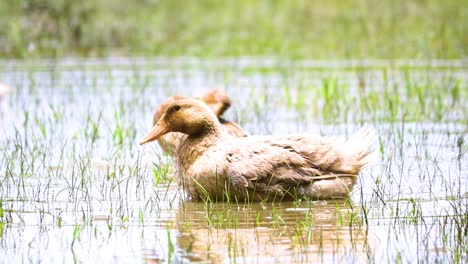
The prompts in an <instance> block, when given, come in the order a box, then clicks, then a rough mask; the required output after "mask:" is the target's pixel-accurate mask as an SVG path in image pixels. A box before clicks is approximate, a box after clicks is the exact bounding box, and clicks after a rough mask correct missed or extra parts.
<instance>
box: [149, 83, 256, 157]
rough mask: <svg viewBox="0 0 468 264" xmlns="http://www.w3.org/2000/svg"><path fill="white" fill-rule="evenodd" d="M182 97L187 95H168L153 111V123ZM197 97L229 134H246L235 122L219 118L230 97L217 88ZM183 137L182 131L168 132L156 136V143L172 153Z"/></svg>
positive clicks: (225, 108)
mask: <svg viewBox="0 0 468 264" xmlns="http://www.w3.org/2000/svg"><path fill="white" fill-rule="evenodd" d="M183 98H187V97H185V96H180V95H174V96H171V97H169V98H168V99H167V100H166V101H164V102H163V103H162V104H161V105H160V106H159V107H158V108H157V109H156V111H155V112H154V115H153V125H155V124H156V122H158V120H159V119H160V118H161V117H162V115H163V114H164V112H165V111H166V109H167V107H168V106H169V105H170V104H172V103H173V102H175V101H176V100H179V99H183ZM197 99H200V100H202V101H203V102H204V103H206V104H207V105H208V106H209V107H210V108H211V110H212V111H213V113H214V114H215V115H216V116H217V117H218V120H219V122H220V123H221V124H222V125H223V128H224V129H225V130H226V131H227V132H228V133H229V134H231V135H233V136H235V137H245V136H248V134H247V133H246V132H245V131H244V130H243V129H242V128H241V127H240V126H239V125H237V124H236V123H233V122H230V121H227V120H225V119H223V118H221V116H222V115H223V114H224V112H225V111H226V110H227V109H228V108H229V107H230V106H231V98H229V96H228V95H227V94H226V93H225V92H223V91H222V90H219V89H213V90H208V91H206V92H205V93H204V94H203V95H202V96H201V97H199V98H197ZM185 137H186V136H185V135H184V134H182V133H177V132H174V133H168V134H165V135H162V136H161V137H160V138H158V143H159V145H160V146H161V148H162V149H163V151H164V152H165V153H167V154H174V152H175V150H176V148H177V146H179V144H180V143H181V142H182V140H183V139H184V138H185Z"/></svg>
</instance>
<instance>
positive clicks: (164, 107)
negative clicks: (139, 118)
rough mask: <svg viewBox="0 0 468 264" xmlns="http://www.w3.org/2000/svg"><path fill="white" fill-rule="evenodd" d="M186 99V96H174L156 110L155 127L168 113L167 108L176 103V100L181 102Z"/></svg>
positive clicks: (154, 116)
mask: <svg viewBox="0 0 468 264" xmlns="http://www.w3.org/2000/svg"><path fill="white" fill-rule="evenodd" d="M183 98H186V97H185V96H181V95H174V96H171V97H169V98H167V99H166V101H164V102H163V103H162V104H161V105H159V107H158V108H157V109H156V111H155V112H154V115H153V125H156V123H157V122H158V121H159V119H161V117H162V115H163V114H164V113H165V112H166V110H167V108H168V107H169V105H171V104H172V103H174V102H175V101H176V100H180V99H183Z"/></svg>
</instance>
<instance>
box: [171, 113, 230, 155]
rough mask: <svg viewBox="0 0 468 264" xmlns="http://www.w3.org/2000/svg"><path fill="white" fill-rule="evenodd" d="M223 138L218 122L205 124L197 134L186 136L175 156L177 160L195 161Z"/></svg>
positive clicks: (223, 132)
mask: <svg viewBox="0 0 468 264" xmlns="http://www.w3.org/2000/svg"><path fill="white" fill-rule="evenodd" d="M224 136H225V131H224V130H223V128H222V126H221V124H220V123H219V122H213V123H210V124H206V126H205V127H203V129H200V130H199V132H197V133H193V134H191V135H188V137H187V138H186V139H185V140H184V141H183V142H182V143H181V144H180V146H179V148H178V150H177V151H176V155H177V156H178V158H179V159H184V160H192V159H196V158H198V157H199V156H200V155H202V154H203V153H204V152H205V151H207V150H208V149H209V148H210V147H212V146H213V145H216V144H217V143H218V142H219V141H220V140H221V139H222V138H223V137H224Z"/></svg>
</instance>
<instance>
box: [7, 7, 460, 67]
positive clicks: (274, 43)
mask: <svg viewBox="0 0 468 264" xmlns="http://www.w3.org/2000/svg"><path fill="white" fill-rule="evenodd" d="M467 15H468V4H467V2H466V1H460V0H444V1H440V0H419V1H408V0H386V1H370V0H351V1H338V0H321V1H307V0H277V1H269V0H268V1H267V0H263V1H252V0H235V1H232V0H227V1H218V0H202V1H190V0H185V1H184V0H167V1H166V0H164V1H163V0H160V1H158V0H120V1H111V0H101V1H94V0H91V1H90V0H83V1H66V0H6V1H5V0H4V1H1V2H0V56H1V57H4V58H5V57H6V58H10V57H19V58H21V57H24V58H28V57H55V56H141V55H143V56H158V55H164V56H181V55H183V56H185V55H188V56H201V57H215V56H216V57H219V56H230V57H232V56H234V57H235V56H256V55H261V56H270V55H273V56H284V57H288V58H310V59H350V58H356V59H359V58H381V59H391V58H412V59H419V58H428V59H431V58H463V57H465V56H466V54H467V47H468V38H467V32H468V28H467V27H468V23H467Z"/></svg>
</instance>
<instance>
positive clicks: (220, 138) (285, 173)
mask: <svg viewBox="0 0 468 264" xmlns="http://www.w3.org/2000/svg"><path fill="white" fill-rule="evenodd" d="M169 132H180V133H184V134H186V135H188V137H187V139H186V140H184V141H183V143H182V144H181V145H180V147H179V148H178V149H177V151H176V153H175V158H176V171H177V176H178V179H179V184H180V185H182V186H183V188H184V189H185V190H186V191H187V193H188V194H189V195H190V196H191V197H193V198H195V199H198V198H206V197H209V198H210V199H214V200H225V199H231V200H237V201H258V200H262V201H265V200H281V199H286V198H310V199H331V198H343V197H347V196H348V195H349V193H350V191H351V190H352V188H353V186H354V184H355V183H356V179H357V175H358V173H359V172H360V171H361V170H362V169H364V168H365V167H366V166H368V165H369V164H371V162H372V161H373V160H374V158H375V157H376V151H375V150H374V149H373V147H372V145H373V144H374V142H375V140H376V136H375V134H373V133H371V132H370V131H369V130H368V129H366V128H364V129H361V130H360V131H359V132H357V133H356V134H355V135H354V136H352V137H350V138H349V139H348V140H344V139H337V138H331V137H320V136H311V135H298V136H286V137H278V136H252V137H244V138H235V137H233V136H231V135H229V134H228V133H226V131H225V130H223V129H222V125H221V123H220V122H219V120H218V119H217V118H216V115H215V114H214V113H213V111H211V110H210V108H209V107H208V106H207V105H205V104H203V103H202V102H200V101H198V100H195V99H180V100H177V101H175V102H173V103H172V104H171V105H169V106H168V108H167V109H166V111H165V113H164V114H163V116H162V117H161V118H160V119H159V121H158V122H157V123H156V125H155V126H154V127H153V129H152V130H151V131H150V132H149V133H148V134H147V135H146V136H145V137H144V138H143V139H142V140H141V142H140V144H145V143H148V142H151V141H153V140H156V139H158V138H159V137H161V136H162V135H164V134H166V133H169Z"/></svg>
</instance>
